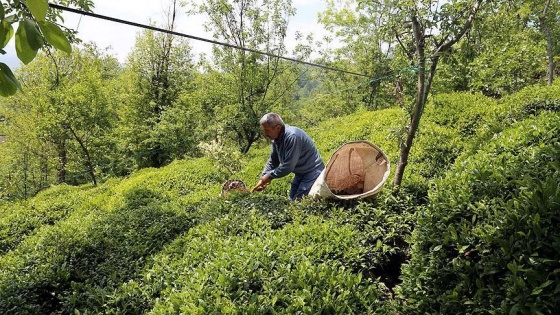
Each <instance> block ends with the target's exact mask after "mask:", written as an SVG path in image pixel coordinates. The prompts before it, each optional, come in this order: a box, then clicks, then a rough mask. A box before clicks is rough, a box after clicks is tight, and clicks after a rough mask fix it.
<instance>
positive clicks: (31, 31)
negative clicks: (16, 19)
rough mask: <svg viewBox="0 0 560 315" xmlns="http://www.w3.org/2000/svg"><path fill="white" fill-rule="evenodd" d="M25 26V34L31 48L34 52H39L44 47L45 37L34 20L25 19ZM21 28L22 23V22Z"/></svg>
mask: <svg viewBox="0 0 560 315" xmlns="http://www.w3.org/2000/svg"><path fill="white" fill-rule="evenodd" d="M22 22H23V26H24V27H25V34H26V38H27V42H28V43H29V47H31V48H32V49H34V50H39V48H41V47H43V44H44V43H43V36H41V33H40V32H39V28H38V27H37V24H35V22H34V21H33V20H30V19H25V20H23V21H22ZM19 25H20V26H21V25H22V23H21V22H20V24H19Z"/></svg>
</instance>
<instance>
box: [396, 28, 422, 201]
mask: <svg viewBox="0 0 560 315" xmlns="http://www.w3.org/2000/svg"><path fill="white" fill-rule="evenodd" d="M412 29H413V32H414V39H415V44H416V56H417V58H418V74H417V82H416V101H415V102H414V110H413V111H412V114H411V117H410V125H409V126H408V128H407V133H406V140H405V141H404V142H402V143H401V149H400V155H399V162H398V164H397V169H396V173H395V178H394V180H393V186H394V187H395V188H396V190H397V191H398V189H399V187H400V185H401V182H402V178H403V175H404V170H405V168H406V165H407V164H408V156H409V154H410V149H411V148H412V142H413V140H414V137H415V136H416V131H417V130H418V125H419V123H420V118H421V117H422V111H423V109H424V104H425V102H426V95H427V93H426V92H427V91H426V89H425V85H426V56H425V42H424V33H423V31H422V29H421V26H420V23H419V21H418V19H417V18H416V17H414V18H413V19H412Z"/></svg>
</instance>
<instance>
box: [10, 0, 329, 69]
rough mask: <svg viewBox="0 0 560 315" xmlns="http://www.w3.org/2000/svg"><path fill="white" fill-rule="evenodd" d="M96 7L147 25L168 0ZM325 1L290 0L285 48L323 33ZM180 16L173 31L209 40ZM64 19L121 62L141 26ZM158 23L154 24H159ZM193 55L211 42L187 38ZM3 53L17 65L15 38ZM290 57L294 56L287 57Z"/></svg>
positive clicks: (198, 21)
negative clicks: (298, 35) (320, 18)
mask: <svg viewBox="0 0 560 315" xmlns="http://www.w3.org/2000/svg"><path fill="white" fill-rule="evenodd" d="M93 2H94V4H95V7H94V9H93V12H94V13H96V14H100V15H106V16H109V17H113V18H117V19H121V20H126V21H131V22H136V23H139V24H149V23H150V21H152V22H156V23H158V22H163V21H164V20H165V14H164V12H165V11H166V8H167V7H168V6H169V0H93ZM324 2H325V1H324V0H292V4H293V6H294V7H295V8H296V10H297V12H296V15H295V16H293V17H292V18H291V20H290V23H289V29H288V37H287V40H286V45H287V46H288V50H290V49H291V48H293V46H294V45H295V39H294V38H295V32H296V31H298V30H299V31H300V32H302V33H304V35H307V34H308V33H314V34H315V38H316V39H319V38H321V37H322V36H323V35H325V34H326V31H325V30H324V29H323V27H322V25H320V24H318V23H317V15H318V13H319V12H321V11H323V10H325V8H326V5H325V3H324ZM179 10H180V12H179V18H178V21H177V24H176V25H177V28H176V31H177V32H179V33H185V34H188V35H192V36H197V37H202V38H208V39H212V36H211V34H209V33H207V32H205V31H204V28H203V23H204V21H205V20H204V17H202V16H190V17H189V16H187V15H186V13H184V9H183V8H181V9H179ZM64 19H65V21H64V22H63V23H62V24H64V25H65V26H66V27H69V28H72V29H75V30H77V31H78V37H79V38H80V39H81V40H82V41H83V42H94V43H96V44H97V47H98V48H102V49H103V48H109V50H108V51H109V53H110V54H111V55H113V56H115V57H117V58H118V60H119V61H120V62H122V63H124V62H125V60H126V57H127V55H128V54H129V52H130V51H131V48H132V47H133V46H134V43H135V41H136V36H137V34H139V33H140V32H141V31H142V30H143V29H140V28H138V27H134V26H130V25H125V24H120V23H116V22H111V21H107V20H102V19H98V18H94V17H89V16H82V15H79V14H76V13H72V12H65V13H64ZM162 25H163V24H161V23H159V24H158V25H157V26H158V27H161V26H162ZM190 44H191V46H192V48H193V53H194V54H195V56H197V55H199V54H200V53H209V52H210V51H211V49H212V44H210V43H206V42H202V41H196V40H190ZM5 50H6V52H7V54H6V55H0V62H4V63H6V64H8V66H10V67H11V68H12V69H13V68H15V67H17V66H19V64H20V62H19V60H18V59H17V56H16V52H15V48H14V40H13V39H12V40H11V41H10V43H9V44H8V46H7V47H6V49H5ZM287 57H293V56H287Z"/></svg>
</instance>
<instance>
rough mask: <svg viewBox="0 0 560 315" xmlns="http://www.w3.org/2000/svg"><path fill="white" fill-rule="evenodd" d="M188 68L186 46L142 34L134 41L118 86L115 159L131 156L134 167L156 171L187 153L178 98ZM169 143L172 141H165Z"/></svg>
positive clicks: (172, 14) (172, 13) (172, 16)
mask: <svg viewBox="0 0 560 315" xmlns="http://www.w3.org/2000/svg"><path fill="white" fill-rule="evenodd" d="M176 12H177V10H176V1H172V2H171V4H170V8H169V11H168V12H167V17H168V21H167V25H166V26H165V28H166V29H167V30H169V31H173V30H174V29H175V27H176V25H175V21H176V14H177V13H176ZM193 73H194V65H193V62H192V55H191V48H190V45H189V43H188V42H187V41H186V40H185V39H182V38H177V37H174V36H173V35H171V34H164V33H157V32H154V31H151V30H147V31H143V32H142V33H141V34H139V35H138V36H137V39H136V44H135V46H134V48H133V51H132V52H131V53H130V55H129V56H128V59H127V62H126V74H125V78H123V80H125V81H128V82H124V81H123V82H121V83H124V84H126V85H129V86H130V88H131V89H132V93H131V92H130V91H123V92H125V93H127V95H128V96H129V97H128V98H127V99H124V100H123V101H124V104H125V106H124V107H123V108H122V109H121V110H120V114H119V117H120V119H121V123H120V124H119V130H118V131H117V132H118V133H119V136H120V137H121V138H122V141H120V147H121V151H120V152H121V153H122V154H125V155H127V156H133V160H134V161H133V163H134V164H135V165H128V166H126V168H136V167H140V168H143V167H160V166H163V165H165V164H167V163H169V162H171V161H172V160H173V159H174V158H178V157H181V155H183V154H185V153H186V152H188V149H189V148H192V146H191V145H190V144H189V139H190V136H191V134H192V132H191V128H189V126H188V125H189V123H188V122H187V121H185V119H188V118H189V115H186V113H185V112H183V110H184V109H186V107H185V106H183V105H184V103H183V102H184V101H186V99H185V98H184V97H183V94H184V93H187V92H188V91H189V90H190V82H191V81H192V80H193ZM171 139H173V140H171Z"/></svg>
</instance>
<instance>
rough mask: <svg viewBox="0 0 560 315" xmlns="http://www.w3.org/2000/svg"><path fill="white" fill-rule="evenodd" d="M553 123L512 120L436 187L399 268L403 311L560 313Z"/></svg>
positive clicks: (559, 141) (558, 121) (558, 179)
mask: <svg viewBox="0 0 560 315" xmlns="http://www.w3.org/2000/svg"><path fill="white" fill-rule="evenodd" d="M558 126H560V115H558V114H550V113H542V114H541V115H539V116H538V117H534V118H530V119H527V120H524V121H522V122H519V123H516V124H514V125H513V126H511V127H510V128H509V129H507V130H506V131H504V132H503V133H502V134H500V135H498V136H497V137H496V138H495V139H494V140H493V141H491V142H489V143H488V144H487V145H486V146H485V147H482V148H478V150H476V151H474V152H467V153H466V154H464V155H463V156H461V157H460V158H459V159H458V160H457V162H456V164H455V167H456V169H454V170H451V171H450V172H449V173H448V174H447V176H446V177H445V178H444V179H441V180H438V181H436V182H435V186H434V188H433V190H432V191H431V192H430V205H429V206H428V207H427V208H426V209H425V210H423V211H421V212H419V216H418V223H417V225H416V228H415V230H414V233H413V238H412V240H413V247H412V259H411V260H410V262H409V264H408V265H407V266H406V267H405V268H404V270H403V283H402V285H401V286H400V288H399V292H400V293H401V294H402V298H403V299H406V306H405V307H403V309H404V310H405V311H406V312H409V313H418V312H420V313H431V314H436V313H438V314H439V313H441V314H449V313H462V314H465V313H466V314H488V313H490V314H504V313H510V314H515V313H554V312H555V311H556V310H558V309H559V308H560V304H559V303H558V301H560V294H559V292H560V286H559V285H558V283H560V282H559V280H560V279H558V271H559V270H560V264H559V263H558V262H559V261H560V260H559V258H560V255H559V253H560V251H559V249H560V247H559V245H558V244H560V243H559V242H558V237H557V236H558V235H559V234H560V228H558V226H560V225H558V224H557V223H558V222H559V221H560V216H559V213H560V212H559V211H558V209H560V189H559V188H558V187H559V184H560V174H559V170H560V165H559V161H558V156H559V154H560V132H559V127H558Z"/></svg>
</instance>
